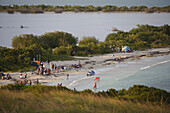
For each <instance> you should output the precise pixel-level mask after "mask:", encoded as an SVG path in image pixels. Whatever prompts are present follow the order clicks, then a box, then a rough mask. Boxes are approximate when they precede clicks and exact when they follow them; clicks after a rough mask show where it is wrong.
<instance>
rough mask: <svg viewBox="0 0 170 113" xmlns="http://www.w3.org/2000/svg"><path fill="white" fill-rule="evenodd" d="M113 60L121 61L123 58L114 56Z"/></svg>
mask: <svg viewBox="0 0 170 113" xmlns="http://www.w3.org/2000/svg"><path fill="white" fill-rule="evenodd" d="M114 61H123V59H122V58H121V57H119V58H117V57H116V58H115V59H114Z"/></svg>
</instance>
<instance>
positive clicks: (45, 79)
mask: <svg viewBox="0 0 170 113" xmlns="http://www.w3.org/2000/svg"><path fill="white" fill-rule="evenodd" d="M169 53H170V48H156V49H149V50H145V51H134V52H131V53H114V54H104V55H97V56H93V57H83V58H85V59H86V60H74V61H52V62H50V63H53V64H56V65H57V66H62V65H64V66H68V65H72V64H73V65H74V64H77V65H78V63H79V61H80V63H81V65H82V68H78V69H71V70H66V71H65V72H59V73H56V72H52V74H51V75H48V76H47V75H36V73H35V72H36V71H31V72H27V74H28V78H27V80H31V81H32V83H33V84H36V81H37V78H38V81H39V83H40V84H43V85H57V84H58V83H59V84H60V83H62V85H63V86H66V87H68V88H70V89H74V88H76V89H77V90H84V89H92V88H93V84H94V78H95V77H98V76H99V77H101V78H102V79H101V80H100V84H99V85H100V86H102V87H101V89H100V88H99V89H100V90H105V89H108V88H110V87H108V86H109V85H108V84H110V83H112V82H114V81H115V80H118V79H122V78H123V77H126V76H129V75H130V74H132V73H135V72H136V71H138V70H140V69H141V68H143V67H146V66H148V65H149V63H150V64H154V62H149V61H147V59H149V58H154V57H157V56H163V55H168V54H169ZM116 57H118V58H119V57H121V58H122V59H123V60H124V61H122V62H117V61H114V60H113V59H115V58H116ZM77 58H81V57H77ZM141 59H146V60H145V62H144V60H143V62H140V61H141ZM169 60H170V59H169ZM45 66H46V67H47V68H49V67H50V65H48V64H47V63H45ZM90 68H91V69H90ZM89 70H94V71H95V72H96V74H95V75H94V76H90V77H89V76H88V77H87V76H86V74H87V72H88V71H89ZM5 74H6V73H5ZM66 74H69V77H68V78H67V76H66ZM10 75H11V76H12V78H13V79H10V80H0V85H7V84H14V83H15V82H16V80H20V79H19V75H20V73H19V72H12V73H10ZM23 75H24V73H23ZM109 76H112V79H110V77H109ZM111 81H112V82H111ZM107 83H108V84H107ZM100 86H98V87H100Z"/></svg>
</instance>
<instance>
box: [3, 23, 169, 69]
mask: <svg viewBox="0 0 170 113" xmlns="http://www.w3.org/2000/svg"><path fill="white" fill-rule="evenodd" d="M77 43H78V45H77ZM12 46H13V48H12V49H9V48H5V47H1V46H0V64H1V65H0V71H17V70H19V69H25V68H27V69H29V68H30V66H31V61H32V60H33V58H36V59H37V60H41V61H47V60H49V61H52V60H56V61H57V60H73V59H74V58H73V57H72V56H88V55H89V54H90V55H91V54H92V55H96V54H106V53H112V52H115V47H119V48H121V47H122V46H129V47H130V48H131V49H132V50H144V49H148V48H155V47H170V26H169V25H163V26H160V27H157V26H151V25H138V28H134V29H132V30H130V31H129V32H123V31H118V32H117V33H110V34H109V35H108V36H107V37H106V39H105V41H104V42H100V41H99V40H97V39H96V38H95V37H84V38H83V39H82V40H80V41H79V42H78V38H77V37H74V36H72V34H69V33H65V32H59V31H56V32H50V33H45V34H43V35H40V36H36V35H33V34H22V35H19V36H15V37H14V38H13V39H12Z"/></svg>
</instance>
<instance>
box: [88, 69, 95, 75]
mask: <svg viewBox="0 0 170 113" xmlns="http://www.w3.org/2000/svg"><path fill="white" fill-rule="evenodd" d="M94 74H95V72H94V71H93V70H92V71H89V72H88V73H87V76H93V75H94Z"/></svg>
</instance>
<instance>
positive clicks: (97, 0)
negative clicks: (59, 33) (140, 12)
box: [0, 0, 170, 7]
mask: <svg viewBox="0 0 170 113" xmlns="http://www.w3.org/2000/svg"><path fill="white" fill-rule="evenodd" d="M0 4H2V5H10V4H17V5H23V4H28V5H32V4H34V5H37V4H46V5H61V6H64V5H81V6H84V5H94V6H104V5H116V6H128V7H130V6H139V5H145V6H148V7H152V6H161V7H162V6H167V5H170V0H0Z"/></svg>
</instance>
